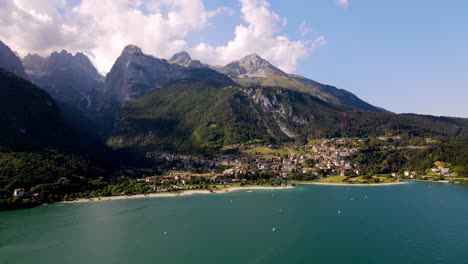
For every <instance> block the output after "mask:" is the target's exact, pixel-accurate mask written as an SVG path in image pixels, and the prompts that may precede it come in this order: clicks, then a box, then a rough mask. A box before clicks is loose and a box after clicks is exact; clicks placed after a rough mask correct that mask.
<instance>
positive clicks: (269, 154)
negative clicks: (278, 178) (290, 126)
mask: <svg viewBox="0 0 468 264" xmlns="http://www.w3.org/2000/svg"><path fill="white" fill-rule="evenodd" d="M244 152H245V153H247V154H250V155H253V156H255V157H258V158H263V159H271V158H278V157H284V156H287V155H289V154H303V152H304V151H300V150H297V149H293V148H290V147H282V148H279V149H274V148H268V147H257V148H251V149H246V150H244Z"/></svg>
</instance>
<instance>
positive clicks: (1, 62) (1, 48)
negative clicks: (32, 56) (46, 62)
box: [0, 41, 27, 78]
mask: <svg viewBox="0 0 468 264" xmlns="http://www.w3.org/2000/svg"><path fill="white" fill-rule="evenodd" d="M0 68H4V69H5V70H7V71H9V72H12V73H14V74H16V75H19V76H21V77H23V78H26V77H27V75H26V72H25V71H24V68H23V64H22V63H21V60H20V58H18V56H17V55H16V54H15V53H14V52H13V51H12V50H11V49H10V47H8V46H7V45H5V44H4V43H3V42H2V41H0Z"/></svg>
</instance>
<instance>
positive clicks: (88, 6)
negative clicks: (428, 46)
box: [0, 0, 326, 73]
mask: <svg viewBox="0 0 468 264" xmlns="http://www.w3.org/2000/svg"><path fill="white" fill-rule="evenodd" d="M239 2H240V4H241V9H240V11H241V15H242V17H241V18H242V21H243V22H242V23H241V24H240V25H238V26H237V27H235V29H234V38H233V39H232V40H230V41H228V42H227V43H226V44H225V45H220V46H212V45H210V44H207V43H208V41H209V40H207V42H202V43H199V44H197V45H194V46H189V44H188V42H187V39H188V38H189V37H190V34H191V33H194V32H200V31H203V30H204V29H205V28H206V27H207V26H208V25H209V23H210V20H211V19H213V18H214V17H216V16H218V15H220V14H227V15H232V14H233V11H232V10H230V9H228V8H225V7H218V8H216V9H214V10H208V9H207V8H206V7H205V6H204V3H203V0H99V1H97V0H81V1H79V2H78V3H77V4H76V5H75V6H70V5H67V1H65V0H3V1H0V24H1V25H2V27H0V39H2V40H3V41H4V42H6V43H7V44H9V45H10V46H11V47H12V48H13V49H15V50H17V51H18V52H19V53H20V54H21V55H23V56H24V55H26V54H27V53H28V52H31V53H39V54H41V55H48V54H49V53H50V52H52V51H55V50H61V49H67V50H68V51H70V52H78V51H81V52H85V53H86V54H88V55H89V57H90V59H91V60H92V61H93V62H94V64H95V65H96V66H97V68H98V69H99V70H100V71H101V72H103V73H105V72H108V71H109V70H110V68H111V66H112V65H113V63H114V61H115V60H116V58H117V57H118V56H119V55H120V53H121V51H122V49H123V48H124V46H126V45H128V44H135V45H138V46H140V47H141V48H142V49H143V51H144V52H145V53H148V54H151V55H155V56H157V57H162V58H168V57H170V56H171V55H172V54H174V53H176V52H179V51H181V50H187V51H189V52H190V53H191V54H192V55H193V57H194V58H197V59H200V60H202V61H203V62H206V63H209V64H216V65H221V64H226V63H228V62H230V61H232V60H236V59H239V58H241V57H243V56H245V55H247V54H249V53H252V52H256V53H258V54H260V55H261V56H263V57H264V58H266V59H268V60H270V61H271V62H272V63H273V64H276V65H277V66H278V67H280V68H281V69H283V70H285V71H294V69H295V66H296V62H297V60H299V59H303V58H305V57H306V56H307V55H308V54H309V52H310V51H311V50H312V49H314V48H316V47H319V46H321V45H323V44H325V43H326V40H325V39H323V40H319V39H317V40H315V41H312V42H310V41H300V40H296V41H293V40H290V39H289V38H288V37H287V36H286V34H284V33H283V30H284V27H285V26H286V24H287V20H286V18H282V17H281V16H279V15H278V14H276V13H275V12H274V11H273V10H272V9H271V7H270V5H269V3H268V1H267V0H240V1H239ZM304 30H305V28H304ZM305 35H307V34H305ZM305 35H304V36H305Z"/></svg>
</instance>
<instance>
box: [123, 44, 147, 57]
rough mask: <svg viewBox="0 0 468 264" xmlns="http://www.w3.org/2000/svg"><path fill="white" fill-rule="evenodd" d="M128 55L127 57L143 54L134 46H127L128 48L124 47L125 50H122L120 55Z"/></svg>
mask: <svg viewBox="0 0 468 264" xmlns="http://www.w3.org/2000/svg"><path fill="white" fill-rule="evenodd" d="M124 53H126V54H129V55H140V54H143V52H142V51H141V49H140V48H139V47H137V46H135V45H128V46H125V48H124V49H123V51H122V54H124Z"/></svg>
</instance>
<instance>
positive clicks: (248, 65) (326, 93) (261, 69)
mask: <svg viewBox="0 0 468 264" xmlns="http://www.w3.org/2000/svg"><path fill="white" fill-rule="evenodd" d="M216 70H217V71H219V72H221V73H224V74H226V75H227V76H229V77H231V78H233V79H234V80H235V81H236V82H237V83H238V84H240V85H242V86H245V87H252V86H264V87H281V88H287V89H290V90H294V91H298V92H303V93H308V94H310V95H313V96H315V97H317V98H320V99H321V100H323V101H326V102H328V103H331V104H334V105H338V106H344V107H349V108H356V109H361V110H368V111H375V112H382V111H385V110H384V109H381V108H378V107H375V106H373V105H370V104H368V103H366V102H364V101H363V100H361V99H360V98H358V97H357V96H356V95H354V94H352V93H350V92H348V91H346V90H342V89H338V88H336V87H333V86H330V85H324V84H321V83H319V82H316V81H313V80H310V79H307V78H304V77H302V76H298V75H293V74H287V73H285V72H283V71H281V70H280V69H278V68H276V67H275V66H273V65H272V64H271V63H269V62H268V61H266V60H264V59H262V58H261V57H260V56H258V55H257V54H251V55H249V56H246V57H244V58H242V59H240V60H237V61H233V62H231V63H229V64H228V65H226V66H224V67H218V68H216Z"/></svg>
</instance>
